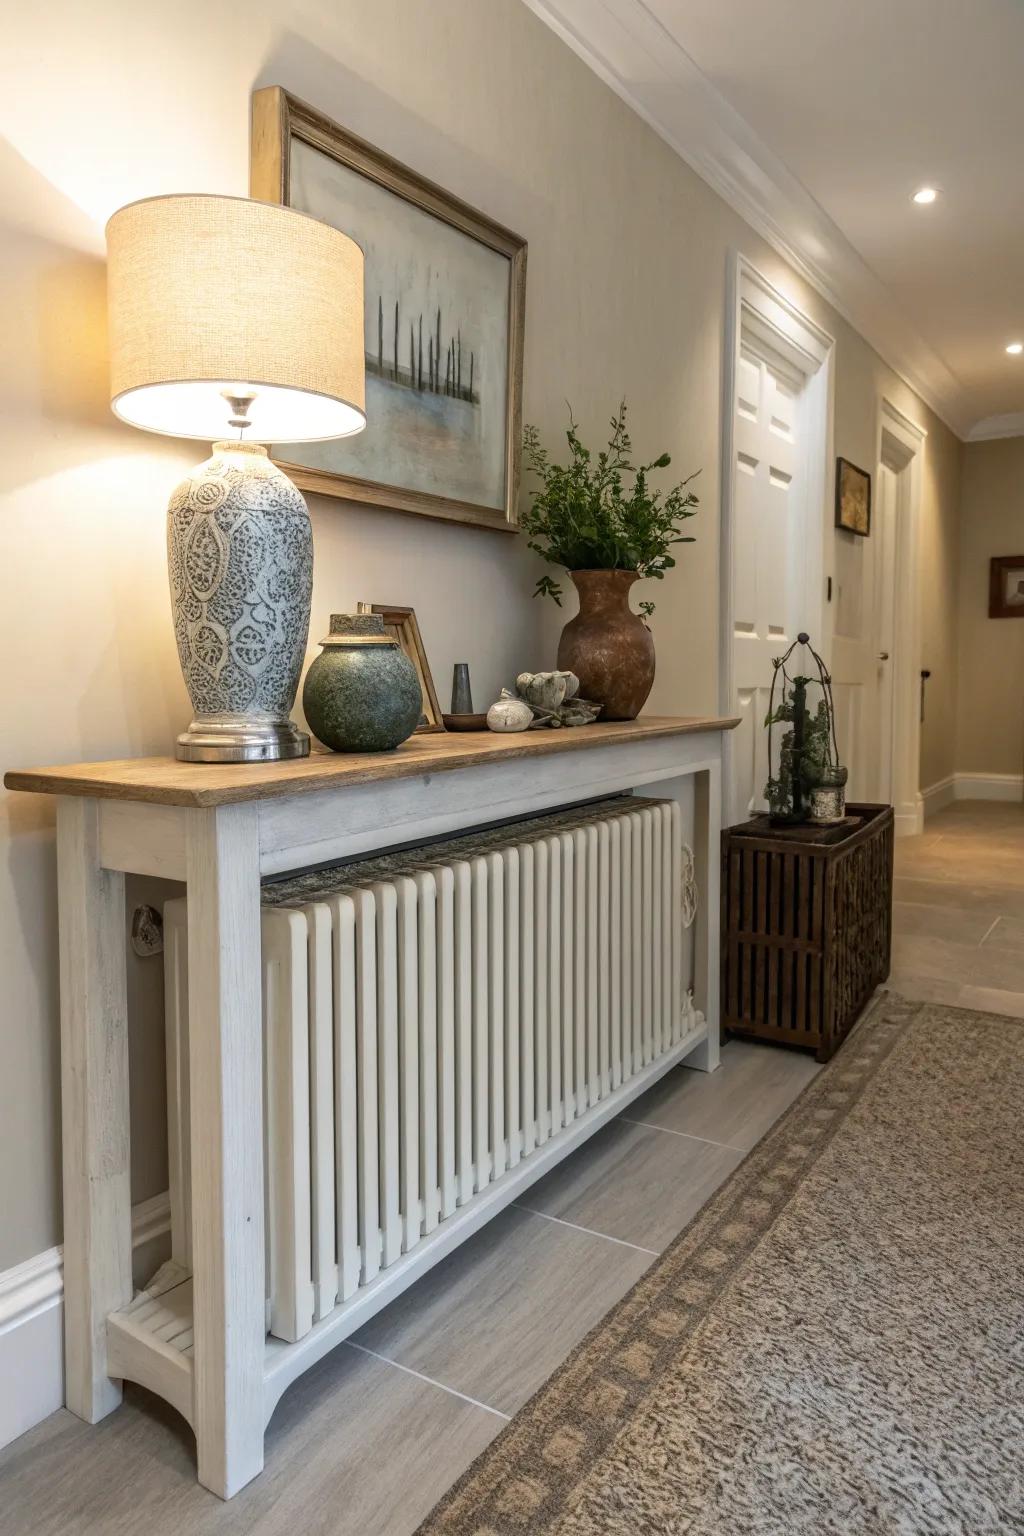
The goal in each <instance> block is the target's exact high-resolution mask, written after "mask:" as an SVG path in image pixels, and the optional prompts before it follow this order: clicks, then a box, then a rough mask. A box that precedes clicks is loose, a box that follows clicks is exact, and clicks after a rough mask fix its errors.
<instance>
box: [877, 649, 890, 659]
mask: <svg viewBox="0 0 1024 1536" xmlns="http://www.w3.org/2000/svg"><path fill="white" fill-rule="evenodd" d="M878 659H879V661H888V660H889V652H888V651H879V653H878Z"/></svg>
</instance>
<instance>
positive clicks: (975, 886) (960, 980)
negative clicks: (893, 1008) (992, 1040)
mask: <svg viewBox="0 0 1024 1536" xmlns="http://www.w3.org/2000/svg"><path fill="white" fill-rule="evenodd" d="M894 898H895V900H894V906H893V953H892V973H891V975H890V978H889V985H890V987H891V988H892V989H893V991H896V992H902V993H903V994H904V996H906V997H911V998H918V999H920V1000H921V1001H922V1002H941V1003H950V1004H952V1005H954V1006H956V1007H960V1008H979V1009H982V1010H984V1011H986V1012H989V1013H1003V1014H1007V1015H1008V1016H1010V1017H1012V1018H1024V806H1021V805H1019V804H1016V803H1010V804H1007V803H1004V802H999V801H991V800H963V801H960V802H958V803H955V804H953V805H951V806H948V807H947V808H946V809H945V810H943V811H940V812H938V814H937V815H935V816H933V817H931V818H930V819H929V821H928V822H927V823H926V825H925V830H924V833H923V835H922V836H920V837H908V838H902V839H899V840H898V841H897V843H896V881H895V888H894Z"/></svg>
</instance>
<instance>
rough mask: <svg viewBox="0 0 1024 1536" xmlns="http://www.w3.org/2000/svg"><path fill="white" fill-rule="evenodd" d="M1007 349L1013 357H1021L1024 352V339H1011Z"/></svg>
mask: <svg viewBox="0 0 1024 1536" xmlns="http://www.w3.org/2000/svg"><path fill="white" fill-rule="evenodd" d="M1006 350H1007V352H1009V354H1010V356H1011V357H1019V356H1020V354H1021V353H1022V352H1024V341H1011V342H1010V345H1009V346H1008V347H1007V349H1006Z"/></svg>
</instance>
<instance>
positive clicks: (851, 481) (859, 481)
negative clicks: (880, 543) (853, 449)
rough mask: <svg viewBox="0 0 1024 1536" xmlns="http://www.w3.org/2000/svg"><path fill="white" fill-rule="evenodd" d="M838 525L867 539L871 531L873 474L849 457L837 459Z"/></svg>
mask: <svg viewBox="0 0 1024 1536" xmlns="http://www.w3.org/2000/svg"><path fill="white" fill-rule="evenodd" d="M836 527H837V528H843V529H845V531H846V532H847V533H855V534H856V535H857V537H858V538H860V539H866V538H868V537H869V536H870V533H871V476H870V475H869V474H868V472H867V470H866V469H859V468H858V467H857V465H856V464H851V463H850V460H849V459H843V458H837V459H836Z"/></svg>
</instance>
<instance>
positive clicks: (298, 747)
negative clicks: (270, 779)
mask: <svg viewBox="0 0 1024 1536" xmlns="http://www.w3.org/2000/svg"><path fill="white" fill-rule="evenodd" d="M174 755H175V757H177V758H178V759H179V761H181V762H183V763H274V762H278V761H279V760H280V759H282V758H285V757H308V756H309V737H308V736H307V735H306V733H305V731H300V730H299V728H298V726H297V725H295V724H294V722H293V721H291V720H266V721H260V720H251V719H238V718H237V717H236V718H234V719H227V720H193V722H192V724H191V725H190V726H189V728H188V730H187V731H183V732H182V734H181V735H180V736H179V737H178V740H177V742H176V743H175V748H174Z"/></svg>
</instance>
